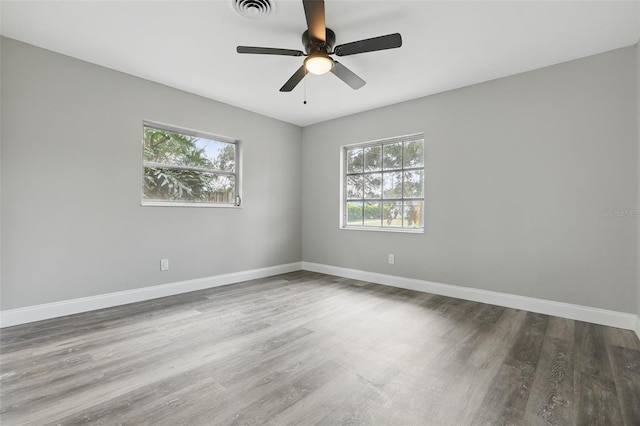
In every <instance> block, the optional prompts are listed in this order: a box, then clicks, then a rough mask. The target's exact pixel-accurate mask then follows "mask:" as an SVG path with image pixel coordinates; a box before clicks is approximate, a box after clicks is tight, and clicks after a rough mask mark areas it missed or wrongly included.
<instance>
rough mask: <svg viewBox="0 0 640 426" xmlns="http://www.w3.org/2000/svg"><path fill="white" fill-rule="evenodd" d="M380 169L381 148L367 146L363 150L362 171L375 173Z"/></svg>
mask: <svg viewBox="0 0 640 426" xmlns="http://www.w3.org/2000/svg"><path fill="white" fill-rule="evenodd" d="M381 168H382V147H381V146H369V147H366V148H365V149H364V170H365V171H366V172H375V171H377V170H380V169H381Z"/></svg>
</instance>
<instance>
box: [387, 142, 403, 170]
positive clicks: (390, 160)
mask: <svg viewBox="0 0 640 426" xmlns="http://www.w3.org/2000/svg"><path fill="white" fill-rule="evenodd" d="M382 164H383V167H384V169H385V170H390V169H400V168H402V142H397V143H390V144H386V145H384V146H383V147H382Z"/></svg>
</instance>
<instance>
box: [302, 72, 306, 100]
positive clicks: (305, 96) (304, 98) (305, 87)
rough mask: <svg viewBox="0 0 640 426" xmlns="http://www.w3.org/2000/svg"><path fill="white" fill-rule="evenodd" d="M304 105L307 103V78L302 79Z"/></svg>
mask: <svg viewBox="0 0 640 426" xmlns="http://www.w3.org/2000/svg"><path fill="white" fill-rule="evenodd" d="M302 103H303V104H304V105H306V104H307V79H306V78H305V79H304V100H303V101H302Z"/></svg>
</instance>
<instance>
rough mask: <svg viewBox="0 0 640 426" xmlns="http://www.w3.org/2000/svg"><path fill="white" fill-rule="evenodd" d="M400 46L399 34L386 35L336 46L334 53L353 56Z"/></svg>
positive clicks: (400, 38)
mask: <svg viewBox="0 0 640 426" xmlns="http://www.w3.org/2000/svg"><path fill="white" fill-rule="evenodd" d="M400 46H402V36H400V34H398V33H395V34H387V35H384V36H380V37H374V38H368V39H365V40H360V41H354V42H351V43H346V44H341V45H340V46H336V47H335V49H334V53H335V54H336V55H338V56H347V55H355V54H356V53H365V52H375V51H376V50H386V49H395V48H396V47H400Z"/></svg>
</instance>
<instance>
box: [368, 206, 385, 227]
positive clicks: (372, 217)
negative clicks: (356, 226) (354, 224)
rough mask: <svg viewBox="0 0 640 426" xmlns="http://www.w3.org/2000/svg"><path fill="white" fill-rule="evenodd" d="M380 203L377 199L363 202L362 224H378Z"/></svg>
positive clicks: (380, 212) (380, 210) (380, 218)
mask: <svg viewBox="0 0 640 426" xmlns="http://www.w3.org/2000/svg"><path fill="white" fill-rule="evenodd" d="M381 220H382V203H380V202H379V201H374V202H367V203H364V226H380V223H381Z"/></svg>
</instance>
